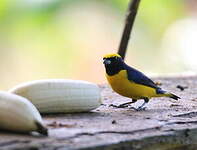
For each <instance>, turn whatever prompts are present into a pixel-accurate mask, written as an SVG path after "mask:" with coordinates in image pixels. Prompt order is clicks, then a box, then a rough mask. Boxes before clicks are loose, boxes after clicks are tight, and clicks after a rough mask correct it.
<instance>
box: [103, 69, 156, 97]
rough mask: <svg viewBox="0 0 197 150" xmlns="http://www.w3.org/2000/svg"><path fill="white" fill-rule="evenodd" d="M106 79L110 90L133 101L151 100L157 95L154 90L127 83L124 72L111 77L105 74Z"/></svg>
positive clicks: (125, 72) (130, 82)
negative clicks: (144, 98) (145, 98)
mask: <svg viewBox="0 0 197 150" xmlns="http://www.w3.org/2000/svg"><path fill="white" fill-rule="evenodd" d="M106 77H107V80H108V82H109V84H110V85H111V87H112V89H113V90H114V91H115V92H117V93H118V94H120V95H123V96H126V97H130V98H134V99H140V98H143V97H147V98H151V97H154V96H156V95H157V94H156V90H155V89H153V88H151V87H148V86H144V85H141V84H136V83H134V82H132V81H129V80H128V78H127V71H126V70H122V71H120V72H119V73H118V74H116V75H113V76H109V75H107V74H106Z"/></svg>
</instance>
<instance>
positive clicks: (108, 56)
mask: <svg viewBox="0 0 197 150" xmlns="http://www.w3.org/2000/svg"><path fill="white" fill-rule="evenodd" d="M112 57H120V58H121V56H120V55H119V54H107V55H105V56H104V57H103V58H112Z"/></svg>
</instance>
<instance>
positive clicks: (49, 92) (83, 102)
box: [10, 79, 101, 113]
mask: <svg viewBox="0 0 197 150" xmlns="http://www.w3.org/2000/svg"><path fill="white" fill-rule="evenodd" d="M10 92H11V93H14V94H17V95H20V96H23V97H25V98H27V99H29V100H30V101H31V102H32V103H33V104H34V105H35V106H36V108H37V109H38V110H39V111H40V112H41V113H60V112H62V113H74V112H87V111H90V110H93V109H95V108H97V107H99V106H100V104H101V93H100V89H99V87H98V86H97V85H96V84H94V83H90V82H87V81H81V80H66V79H48V80H37V81H32V82H27V83H23V84H20V85H18V86H16V87H14V88H13V89H11V90H10Z"/></svg>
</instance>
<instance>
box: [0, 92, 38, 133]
mask: <svg viewBox="0 0 197 150" xmlns="http://www.w3.org/2000/svg"><path fill="white" fill-rule="evenodd" d="M36 123H39V124H40V125H42V118H41V116H40V113H39V112H38V110H37V109H36V107H35V106H34V105H33V104H32V103H31V102H29V101H28V100H27V99H26V98H23V97H21V96H18V95H15V94H11V93H9V92H3V91H0V129H4V130H9V131H14V132H31V131H37V130H38V126H37V124H36Z"/></svg>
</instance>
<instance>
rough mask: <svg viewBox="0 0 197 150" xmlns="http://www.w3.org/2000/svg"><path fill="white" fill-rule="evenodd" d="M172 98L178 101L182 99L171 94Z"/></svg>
mask: <svg viewBox="0 0 197 150" xmlns="http://www.w3.org/2000/svg"><path fill="white" fill-rule="evenodd" d="M169 97H170V98H173V99H175V100H178V99H180V97H178V96H176V95H174V94H172V93H170V96H169Z"/></svg>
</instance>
